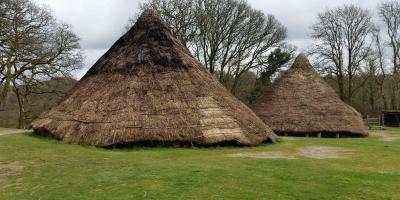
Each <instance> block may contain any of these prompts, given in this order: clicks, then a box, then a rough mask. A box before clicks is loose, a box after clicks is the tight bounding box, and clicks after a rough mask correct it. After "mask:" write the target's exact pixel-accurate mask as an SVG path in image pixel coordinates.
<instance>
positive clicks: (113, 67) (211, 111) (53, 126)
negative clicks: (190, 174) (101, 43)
mask: <svg viewBox="0 0 400 200" xmlns="http://www.w3.org/2000/svg"><path fill="white" fill-rule="evenodd" d="M32 127H33V129H34V130H35V132H36V133H37V134H41V135H48V136H52V137H55V138H57V139H60V140H63V141H65V142H68V143H75V144H88V145H95V146H100V147H110V146H118V145H129V144H157V145H175V144H189V145H213V144H228V143H229V144H232V143H234V144H238V145H249V146H251V145H257V144H259V143H261V142H264V141H272V142H274V141H276V139H277V136H276V135H275V134H274V133H273V132H272V131H271V129H270V128H269V127H267V126H266V125H265V124H264V123H263V122H262V120H261V119H259V118H258V117H257V116H256V115H255V114H254V113H253V112H252V111H251V110H250V109H249V108H248V107H246V106H245V105H244V104H243V103H241V102H240V101H239V100H237V99H235V98H234V97H233V96H232V95H231V94H230V93H229V92H228V91H227V90H226V89H225V88H224V87H223V86H222V85H221V84H220V83H219V82H218V81H217V80H215V79H214V78H213V77H212V76H211V74H209V73H208V71H207V70H206V69H205V68H204V67H203V66H202V65H201V64H200V63H199V62H198V61H196V60H195V59H194V58H193V57H192V56H191V54H190V53H189V51H188V49H186V48H185V47H184V46H183V45H181V44H180V43H179V42H178V41H177V40H176V39H175V38H174V37H173V36H172V34H171V32H170V31H169V29H168V28H167V27H166V25H165V24H164V23H163V22H162V21H161V18H160V17H159V15H158V14H157V13H155V12H153V11H146V12H145V13H144V14H143V15H142V16H141V17H140V18H139V19H138V21H137V22H136V24H135V25H134V26H133V27H132V28H131V30H129V31H128V32H127V33H126V34H125V35H124V36H122V37H121V38H120V39H119V40H118V41H117V42H116V43H115V44H114V45H113V46H112V47H111V49H110V50H109V51H108V52H107V53H105V54H104V55H103V56H102V57H101V58H100V59H99V60H98V61H97V63H96V64H95V65H94V66H93V67H92V68H91V69H90V70H89V71H88V72H87V74H86V75H85V76H84V77H83V78H82V80H80V81H79V83H78V84H77V85H76V86H75V87H74V88H73V89H72V90H71V91H70V93H69V94H68V95H67V96H66V97H65V98H64V99H63V100H62V101H61V102H60V103H59V104H58V105H56V106H54V107H53V108H52V109H51V110H50V111H48V112H46V113H44V114H42V115H41V116H40V117H39V118H38V119H37V120H35V121H34V122H33V123H32Z"/></svg>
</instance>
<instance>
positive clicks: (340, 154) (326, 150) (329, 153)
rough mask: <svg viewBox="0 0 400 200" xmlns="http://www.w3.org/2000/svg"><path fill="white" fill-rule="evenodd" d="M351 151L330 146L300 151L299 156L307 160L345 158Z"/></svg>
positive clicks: (305, 148) (313, 147)
mask: <svg viewBox="0 0 400 200" xmlns="http://www.w3.org/2000/svg"><path fill="white" fill-rule="evenodd" d="M350 153H351V151H349V150H347V149H344V148H339V147H329V146H308V147H302V148H299V149H298V154H299V155H300V156H303V157H306V158H315V159H327V158H336V159H340V158H345V157H346V155H348V154H350Z"/></svg>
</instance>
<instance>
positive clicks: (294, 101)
mask: <svg viewBox="0 0 400 200" xmlns="http://www.w3.org/2000/svg"><path fill="white" fill-rule="evenodd" d="M251 108H252V109H253V111H254V112H255V113H256V114H257V115H258V116H259V117H260V118H261V119H262V120H263V121H264V122H265V123H266V124H268V125H269V126H270V127H271V128H272V129H273V130H274V131H275V132H276V133H278V134H292V135H296V134H297V135H305V134H315V135H317V134H319V133H321V134H322V136H334V135H335V134H336V133H340V134H342V135H345V136H367V135H368V133H367V132H366V131H365V127H364V125H363V121H362V117H361V115H360V114H359V113H358V112H357V111H356V110H355V109H354V108H352V107H351V106H349V105H347V104H346V103H344V102H343V101H341V100H340V99H339V97H338V96H337V94H336V92H335V91H334V90H333V88H331V87H330V86H329V85H328V84H327V83H326V82H325V81H324V80H322V79H321V78H320V76H319V75H318V73H317V72H316V71H315V70H314V68H313V66H312V65H311V64H310V62H309V61H308V59H307V57H306V56H305V55H304V54H300V55H299V56H298V57H297V58H296V59H295V61H294V63H293V65H292V66H291V67H290V69H288V70H287V71H286V72H285V73H283V74H282V75H281V77H279V78H278V79H277V80H276V81H275V82H274V83H273V85H272V86H271V88H268V89H267V90H266V91H265V92H264V94H263V95H262V96H261V97H259V98H258V99H256V101H255V103H254V104H253V105H252V106H251Z"/></svg>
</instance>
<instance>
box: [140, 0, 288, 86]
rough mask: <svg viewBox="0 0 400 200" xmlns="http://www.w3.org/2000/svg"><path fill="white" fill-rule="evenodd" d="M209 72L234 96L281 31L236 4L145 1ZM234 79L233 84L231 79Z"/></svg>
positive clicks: (243, 3) (234, 1) (145, 6)
mask: <svg viewBox="0 0 400 200" xmlns="http://www.w3.org/2000/svg"><path fill="white" fill-rule="evenodd" d="M149 8H152V9H155V10H157V11H158V12H159V13H160V14H161V16H162V18H163V19H164V20H165V21H166V23H167V24H168V25H169V26H170V28H171V29H172V32H173V33H174V35H175V36H176V37H177V38H178V39H180V40H181V42H182V43H183V44H184V45H186V47H188V49H189V50H191V52H192V53H193V54H194V56H195V57H197V59H198V60H200V61H201V62H202V63H203V65H204V66H205V67H206V68H207V69H208V70H209V71H210V73H212V74H215V75H218V77H219V80H220V82H221V83H223V84H224V85H225V86H228V82H232V83H233V84H230V89H231V91H232V92H233V93H234V92H235V91H236V88H237V87H238V82H239V78H240V76H241V75H242V74H243V73H245V72H247V71H249V70H251V69H255V68H258V67H260V66H263V65H265V64H266V62H267V56H268V54H269V52H270V50H271V49H273V48H275V47H278V46H280V45H281V44H282V42H283V40H284V39H285V38H286V28H285V27H284V26H283V25H281V24H280V23H279V22H278V20H277V19H276V18H275V17H274V16H272V15H268V16H265V15H264V14H263V13H262V12H260V11H257V10H254V9H252V8H251V7H250V6H249V5H248V4H247V2H246V1H239V0H221V1H214V0H179V1H178V0H149V1H147V2H146V3H144V4H142V5H141V9H142V10H145V9H149ZM231 79H233V80H231Z"/></svg>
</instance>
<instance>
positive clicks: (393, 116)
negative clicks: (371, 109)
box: [382, 110, 400, 127]
mask: <svg viewBox="0 0 400 200" xmlns="http://www.w3.org/2000/svg"><path fill="white" fill-rule="evenodd" d="M382 124H383V125H384V126H397V127H400V110H386V111H382Z"/></svg>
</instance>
